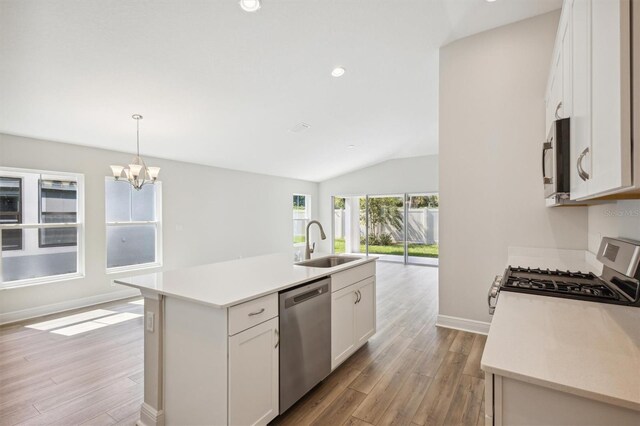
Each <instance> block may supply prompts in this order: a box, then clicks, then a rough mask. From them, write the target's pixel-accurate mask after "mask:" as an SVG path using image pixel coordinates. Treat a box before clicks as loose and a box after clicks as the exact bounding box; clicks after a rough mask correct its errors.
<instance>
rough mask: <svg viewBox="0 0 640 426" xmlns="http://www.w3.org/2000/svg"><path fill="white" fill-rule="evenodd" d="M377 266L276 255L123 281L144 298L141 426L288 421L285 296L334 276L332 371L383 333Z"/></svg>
mask: <svg viewBox="0 0 640 426" xmlns="http://www.w3.org/2000/svg"><path fill="white" fill-rule="evenodd" d="M319 257H322V256H321V255H317V256H314V258H319ZM376 259H377V258H376V257H373V256H370V257H362V258H358V259H357V260H353V261H351V262H348V263H344V264H341V265H337V266H333V267H328V268H319V267H308V266H302V265H296V264H293V263H292V261H291V256H290V255H289V254H273V255H266V256H258V257H252V258H246V259H239V260H234V261H228V262H221V263H214V264H209V265H202V266H197V267H193V268H186V269H183V270H176V271H168V272H159V273H153V274H147V275H139V276H133V277H126V278H118V279H116V280H114V282H115V283H117V284H122V285H126V286H130V287H135V288H138V289H140V291H141V292H142V295H143V296H144V298H145V333H144V340H145V342H144V403H143V404H142V407H141V410H140V421H139V424H140V425H144V426H151V425H164V424H167V425H185V424H201V425H205V424H206V425H223V424H232V425H245V424H266V423H268V422H269V421H271V420H272V419H273V418H275V417H276V416H277V415H278V414H279V405H278V401H279V371H278V368H279V364H278V363H279V361H278V356H279V350H278V346H279V322H278V292H280V291H282V290H285V289H289V288H292V287H296V286H298V285H302V284H305V283H309V282H312V281H315V280H317V279H320V278H324V277H331V296H332V297H331V301H332V306H331V322H332V324H331V332H332V333H331V359H332V363H331V364H332V370H333V369H335V368H336V367H337V366H338V365H340V364H341V363H342V362H343V361H344V360H346V359H347V358H348V357H349V356H351V355H352V354H353V353H354V352H355V351H356V350H357V349H358V348H359V347H361V346H362V345H364V344H365V343H366V342H367V340H368V339H369V337H371V336H372V335H373V334H374V333H375V330H376V322H375V316H376V315H375V304H376V296H375V294H376V292H375V260H376Z"/></svg>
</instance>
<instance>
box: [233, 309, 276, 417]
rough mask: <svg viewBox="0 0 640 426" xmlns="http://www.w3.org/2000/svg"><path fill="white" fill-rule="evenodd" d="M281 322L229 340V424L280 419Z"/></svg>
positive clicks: (272, 320) (272, 321)
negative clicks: (279, 326)
mask: <svg viewBox="0 0 640 426" xmlns="http://www.w3.org/2000/svg"><path fill="white" fill-rule="evenodd" d="M278 339H279V337H278V318H273V319H271V320H269V321H266V322H264V323H262V324H259V325H256V326H255V327H252V328H249V329H248V330H245V331H243V332H241V333H238V334H236V335H235V336H231V337H229V424H230V425H266V424H267V423H269V422H270V421H271V420H273V419H274V418H275V417H276V416H277V415H278V400H279V391H278V377H279V376H278V374H279V373H278V362H279V361H278V353H279V350H278Z"/></svg>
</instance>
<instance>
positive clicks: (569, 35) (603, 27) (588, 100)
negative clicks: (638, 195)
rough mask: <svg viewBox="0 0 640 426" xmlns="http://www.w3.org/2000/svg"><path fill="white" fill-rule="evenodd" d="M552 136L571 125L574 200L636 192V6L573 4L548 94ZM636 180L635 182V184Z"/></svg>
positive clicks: (565, 12)
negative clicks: (561, 124) (555, 124)
mask: <svg viewBox="0 0 640 426" xmlns="http://www.w3.org/2000/svg"><path fill="white" fill-rule="evenodd" d="M545 103H546V126H547V128H546V130H547V133H548V131H549V129H550V127H551V123H552V121H553V120H555V119H557V118H566V117H569V118H570V119H571V143H570V145H571V150H570V151H571V154H570V156H571V162H570V167H571V168H570V170H569V173H570V177H571V199H572V200H590V199H595V198H598V197H602V196H607V195H611V194H616V193H620V192H626V191H629V190H632V191H635V190H637V189H640V182H638V179H634V177H633V176H632V171H633V158H632V155H631V154H632V139H631V8H630V2H629V0H565V2H564V4H563V9H562V15H561V18H560V26H559V28H558V34H557V38H556V45H555V49H554V53H553V57H552V63H551V71H550V75H549V82H548V86H547V94H546V99H545ZM634 180H635V182H634Z"/></svg>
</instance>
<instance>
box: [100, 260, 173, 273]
mask: <svg viewBox="0 0 640 426" xmlns="http://www.w3.org/2000/svg"><path fill="white" fill-rule="evenodd" d="M157 268H162V263H158V262H153V263H140V264H137V265H127V266H114V267H113V268H107V272H106V274H107V275H112V274H121V273H123V272H135V271H144V270H145V269H157Z"/></svg>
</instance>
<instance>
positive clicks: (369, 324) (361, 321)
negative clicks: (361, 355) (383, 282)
mask: <svg viewBox="0 0 640 426" xmlns="http://www.w3.org/2000/svg"><path fill="white" fill-rule="evenodd" d="M375 285H376V282H375V280H374V279H373V278H369V279H366V280H364V281H362V282H360V283H359V284H356V287H357V290H356V292H357V294H358V296H359V300H358V303H356V304H355V307H356V309H355V325H354V330H355V341H356V346H357V347H360V346H362V345H364V344H365V343H366V342H367V340H369V337H371V336H373V335H374V334H375V332H376V292H375Z"/></svg>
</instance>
